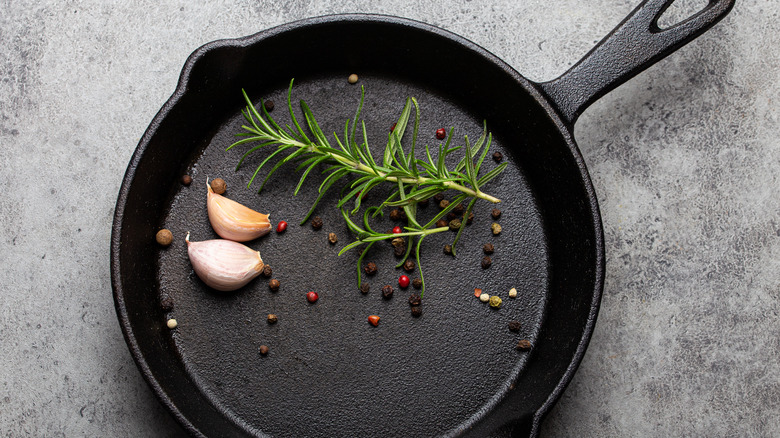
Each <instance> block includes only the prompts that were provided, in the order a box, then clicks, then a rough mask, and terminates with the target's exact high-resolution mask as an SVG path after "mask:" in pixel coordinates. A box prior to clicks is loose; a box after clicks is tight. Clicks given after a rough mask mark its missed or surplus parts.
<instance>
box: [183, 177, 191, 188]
mask: <svg viewBox="0 0 780 438" xmlns="http://www.w3.org/2000/svg"><path fill="white" fill-rule="evenodd" d="M181 183H182V184H184V185H185V186H188V185H190V184H192V177H191V176H189V175H182V177H181Z"/></svg>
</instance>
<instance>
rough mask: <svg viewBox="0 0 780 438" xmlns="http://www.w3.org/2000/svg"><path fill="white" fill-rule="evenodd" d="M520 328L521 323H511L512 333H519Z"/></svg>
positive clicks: (510, 329)
mask: <svg viewBox="0 0 780 438" xmlns="http://www.w3.org/2000/svg"><path fill="white" fill-rule="evenodd" d="M520 328H521V327H520V321H509V331H510V332H519V331H520Z"/></svg>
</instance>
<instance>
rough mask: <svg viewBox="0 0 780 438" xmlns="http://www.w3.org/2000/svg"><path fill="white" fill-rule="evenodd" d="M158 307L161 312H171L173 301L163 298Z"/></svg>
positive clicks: (169, 298)
mask: <svg viewBox="0 0 780 438" xmlns="http://www.w3.org/2000/svg"><path fill="white" fill-rule="evenodd" d="M160 307H161V308H162V310H163V312H170V311H171V310H173V299H171V297H165V298H163V299H162V300H161V301H160Z"/></svg>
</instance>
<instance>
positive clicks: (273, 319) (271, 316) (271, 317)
mask: <svg viewBox="0 0 780 438" xmlns="http://www.w3.org/2000/svg"><path fill="white" fill-rule="evenodd" d="M276 321H279V317H278V316H276V315H274V314H273V313H269V314H268V324H276Z"/></svg>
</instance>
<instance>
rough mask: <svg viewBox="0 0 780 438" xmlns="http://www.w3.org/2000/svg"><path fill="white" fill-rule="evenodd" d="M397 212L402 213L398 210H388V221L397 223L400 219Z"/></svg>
mask: <svg viewBox="0 0 780 438" xmlns="http://www.w3.org/2000/svg"><path fill="white" fill-rule="evenodd" d="M399 211H403V210H398V209H395V210H390V220H392V221H397V220H399V219H401V213H399Z"/></svg>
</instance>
